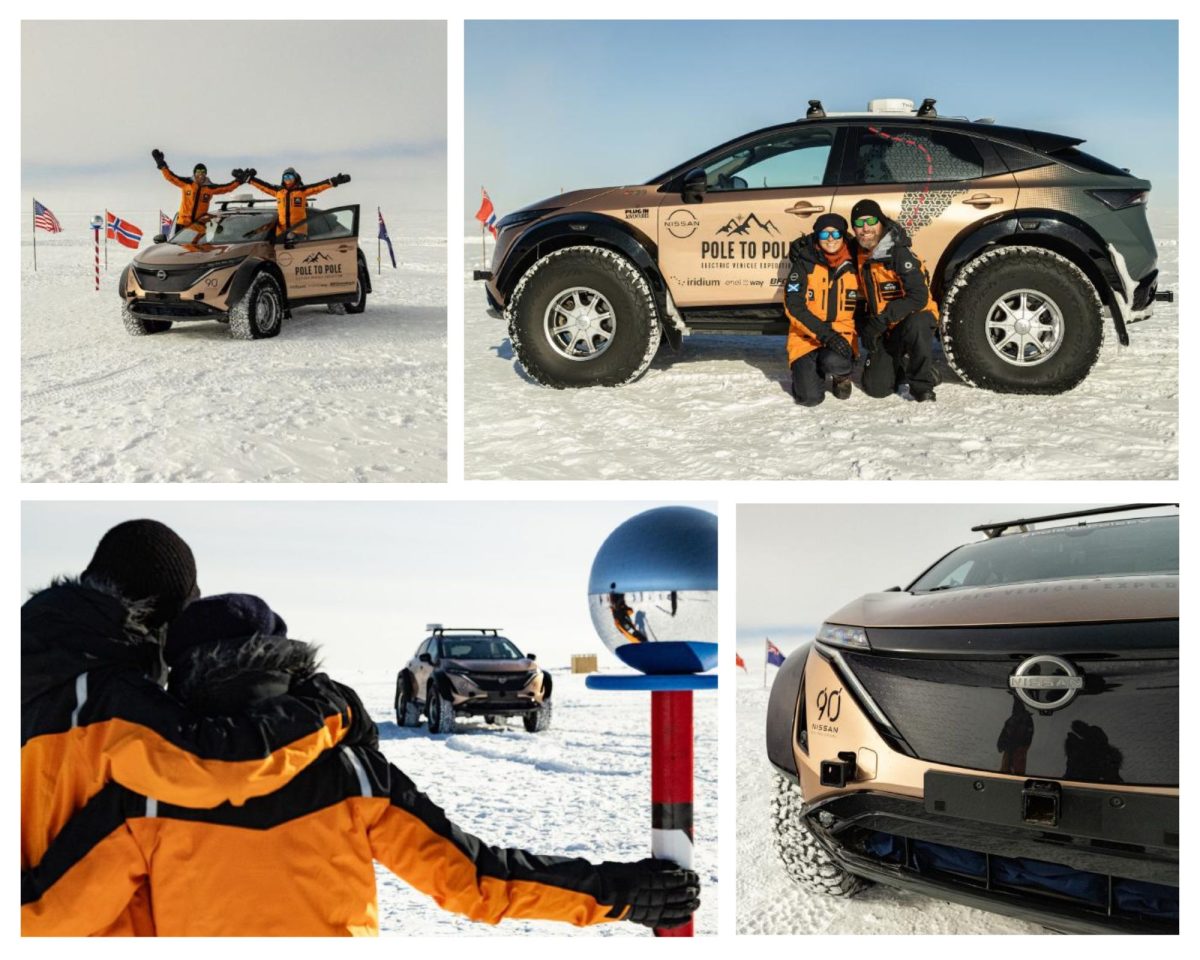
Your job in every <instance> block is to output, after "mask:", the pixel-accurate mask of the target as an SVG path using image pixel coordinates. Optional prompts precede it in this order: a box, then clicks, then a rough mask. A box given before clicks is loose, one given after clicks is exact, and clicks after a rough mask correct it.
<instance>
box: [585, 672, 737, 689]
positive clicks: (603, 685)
mask: <svg viewBox="0 0 1200 960" xmlns="http://www.w3.org/2000/svg"><path fill="white" fill-rule="evenodd" d="M584 684H585V686H587V688H588V689H589V690H716V689H717V675H716V674H715V673H618V674H613V673H589V674H588V676H587V679H586V680H585V681H584Z"/></svg>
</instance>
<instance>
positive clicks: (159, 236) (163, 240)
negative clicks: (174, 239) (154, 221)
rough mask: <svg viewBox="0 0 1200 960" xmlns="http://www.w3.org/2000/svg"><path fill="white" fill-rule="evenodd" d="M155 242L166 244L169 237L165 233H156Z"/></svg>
mask: <svg viewBox="0 0 1200 960" xmlns="http://www.w3.org/2000/svg"><path fill="white" fill-rule="evenodd" d="M154 242H155V243H166V242H167V235H166V234H165V233H156V234H155V235H154Z"/></svg>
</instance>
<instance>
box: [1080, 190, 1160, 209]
mask: <svg viewBox="0 0 1200 960" xmlns="http://www.w3.org/2000/svg"><path fill="white" fill-rule="evenodd" d="M1088 193H1090V194H1091V195H1092V196H1093V197H1095V198H1096V199H1097V200H1099V201H1100V202H1101V203H1103V204H1104V205H1105V206H1106V207H1108V208H1109V209H1110V210H1124V209H1125V208H1126V207H1136V206H1141V205H1144V204H1145V203H1146V201H1147V199H1149V196H1150V191H1149V190H1089V191H1088Z"/></svg>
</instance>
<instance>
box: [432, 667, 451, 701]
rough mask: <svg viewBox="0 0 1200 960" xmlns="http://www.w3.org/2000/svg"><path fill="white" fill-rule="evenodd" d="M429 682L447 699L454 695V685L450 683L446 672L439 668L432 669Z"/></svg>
mask: <svg viewBox="0 0 1200 960" xmlns="http://www.w3.org/2000/svg"><path fill="white" fill-rule="evenodd" d="M430 683H432V684H433V685H434V687H435V688H436V689H437V692H438V693H440V694H441V695H442V696H443V697H445V698H446V699H447V700H450V699H452V698H453V697H454V687H453V686H452V685H451V683H450V678H449V677H447V676H446V674H444V673H443V672H442V671H441V670H434V671H433V676H432V678H431V679H430Z"/></svg>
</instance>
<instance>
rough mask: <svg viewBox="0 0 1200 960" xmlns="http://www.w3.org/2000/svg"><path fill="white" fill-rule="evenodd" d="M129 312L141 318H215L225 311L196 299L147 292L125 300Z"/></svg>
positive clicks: (220, 316)
mask: <svg viewBox="0 0 1200 960" xmlns="http://www.w3.org/2000/svg"><path fill="white" fill-rule="evenodd" d="M127 303H128V305H129V312H130V313H132V314H133V315H134V316H135V317H138V318H140V319H142V320H217V319H221V318H224V317H225V316H226V315H227V314H226V311H224V310H220V309H218V308H216V307H213V306H210V305H209V304H206V303H202V302H200V301H198V300H184V299H182V298H180V297H179V296H177V295H175V294H169V293H159V294H147V295H146V296H145V297H140V298H139V297H135V298H133V299H130V300H128V301H127Z"/></svg>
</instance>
